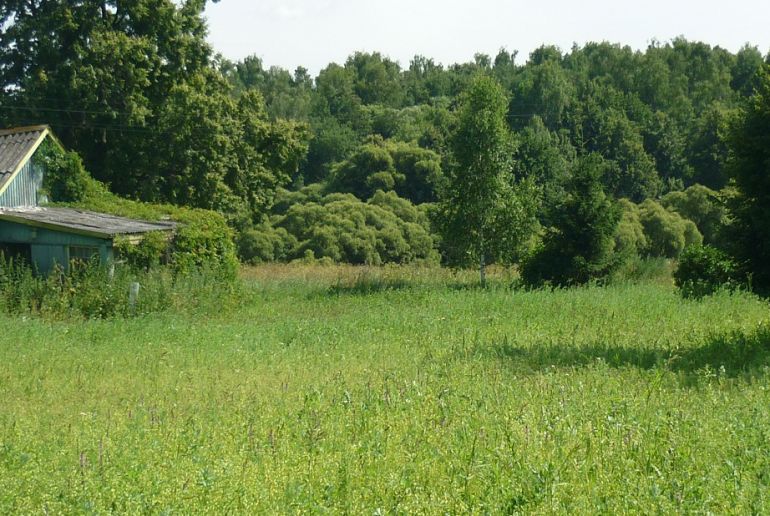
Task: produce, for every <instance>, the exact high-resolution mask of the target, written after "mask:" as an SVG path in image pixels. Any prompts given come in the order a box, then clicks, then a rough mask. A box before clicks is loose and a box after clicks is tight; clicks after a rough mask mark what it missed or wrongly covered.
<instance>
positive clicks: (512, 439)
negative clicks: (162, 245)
mask: <svg viewBox="0 0 770 516" xmlns="http://www.w3.org/2000/svg"><path fill="white" fill-rule="evenodd" d="M401 272H402V273H403V274H401V273H400V272H399V270H398V269H389V270H376V269H373V270H370V271H368V272H367V273H366V274H368V275H369V276H362V271H361V270H358V269H346V268H345V269H344V270H343V269H327V268H317V269H314V268H309V267H308V268H301V269H300V268H294V267H289V268H274V267H270V268H265V269H261V268H260V269H250V270H248V271H246V273H245V274H244V276H245V279H244V281H245V284H246V287H245V289H244V292H243V294H242V295H241V296H240V297H239V298H238V299H239V303H240V304H239V305H238V306H237V307H235V308H234V309H223V310H206V311H201V312H199V313H194V314H191V313H186V312H176V311H175V310H166V311H162V312H158V313H154V314H149V315H146V316H144V317H140V318H113V319H109V320H96V319H93V320H87V321H83V320H80V321H54V322H50V321H46V320H44V319H41V318H23V317H20V316H8V315H2V314H0V327H2V328H3V329H4V331H3V332H2V333H0V513H7V514H17V513H32V512H40V513H90V512H95V513H106V512H118V513H185V514H186V513H202V512H205V513H249V514H251V513H258V514H264V513H270V514H272V513H287V512H289V513H329V512H330V513H354V514H385V513H429V514H445V513H467V512H471V513H494V514H498V513H503V514H505V513H509V514H510V513H519V512H523V513H578V514H594V513H658V514H660V513H666V514H667V513H684V512H697V513H753V514H763V513H767V512H768V511H770V439H768V428H770V389H768V378H769V377H770V376H769V375H770V330H768V328H769V327H770V307H769V306H768V304H767V303H766V302H764V301H761V300H759V299H758V298H756V297H753V296H751V295H748V294H743V293H719V294H717V295H716V296H714V297H710V298H707V299H704V300H700V301H690V300H683V299H681V298H680V297H679V296H678V295H677V294H676V293H675V291H674V290H673V288H672V287H671V286H670V285H664V284H661V283H658V282H641V283H639V282H637V283H633V282H623V283H620V284H614V285H610V286H607V287H597V286H591V287H585V288H580V289H573V290H554V291H531V292H523V291H520V290H517V289H514V288H509V287H508V286H506V285H507V280H506V278H505V277H504V276H503V277H502V279H501V280H500V283H499V287H496V288H491V289H486V290H484V289H479V288H475V287H473V286H472V285H473V280H472V278H471V274H469V275H468V276H467V278H465V277H464V276H463V274H464V273H455V272H447V271H435V273H432V272H429V271H426V270H416V271H406V270H403V271H401ZM400 274H401V275H400ZM412 274H413V275H414V277H413V278H412V277H411V276H410V275H412ZM380 275H381V276H380ZM372 276H373V277H374V279H372ZM473 276H474V277H475V275H473ZM305 277H306V278H307V282H306V281H305V280H304V279H302V278H305ZM362 277H363V278H364V279H361V278H362ZM399 278H400V279H399ZM458 278H459V279H458ZM464 278H465V279H467V282H465V281H464ZM379 283H385V284H388V285H391V286H389V287H385V288H380V287H376V288H374V287H367V288H362V287H360V286H357V285H377V284H379ZM402 283H403V284H402ZM392 285H397V286H392ZM346 286H348V287H351V288H343V287H346Z"/></svg>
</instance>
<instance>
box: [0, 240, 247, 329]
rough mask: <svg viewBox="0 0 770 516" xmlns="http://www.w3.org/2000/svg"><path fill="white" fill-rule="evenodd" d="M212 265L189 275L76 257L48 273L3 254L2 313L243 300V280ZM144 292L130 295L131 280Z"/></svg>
mask: <svg viewBox="0 0 770 516" xmlns="http://www.w3.org/2000/svg"><path fill="white" fill-rule="evenodd" d="M219 272H220V271H217V270H210V269H209V268H207V267H206V266H203V267H196V268H195V269H191V270H188V271H187V272H186V274H184V275H178V274H174V272H173V271H171V270H169V269H166V268H152V269H151V270H139V269H136V268H131V267H128V266H125V265H117V266H114V265H113V266H109V267H105V266H100V265H99V264H98V263H96V262H93V263H72V264H70V266H69V267H68V268H67V269H64V268H62V267H57V268H55V269H54V270H53V271H51V272H50V273H49V274H48V275H46V276H40V275H38V274H35V273H34V270H33V269H32V268H31V267H30V266H29V265H28V264H26V263H19V262H14V261H11V260H7V259H5V258H4V257H3V256H2V255H1V254H0V313H4V314H8V315H12V316H19V317H21V316H25V317H26V316H35V317H41V318H43V319H52V320H70V319H74V320H79V319H112V318H122V317H137V316H142V315H146V314H148V313H155V312H162V311H166V310H168V311H173V312H177V313H188V314H193V313H200V312H210V311H213V310H217V309H225V308H226V307H228V306H232V305H234V304H235V303H236V302H237V292H238V289H239V284H238V283H234V282H227V281H222V278H221V276H220V274H219ZM134 283H138V284H139V289H140V290H139V295H138V296H136V297H135V298H133V299H132V297H131V295H129V292H130V287H131V284H134Z"/></svg>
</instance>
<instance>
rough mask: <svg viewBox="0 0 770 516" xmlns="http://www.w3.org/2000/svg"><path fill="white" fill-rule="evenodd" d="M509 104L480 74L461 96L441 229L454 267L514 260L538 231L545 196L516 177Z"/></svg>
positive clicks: (489, 80)
mask: <svg viewBox="0 0 770 516" xmlns="http://www.w3.org/2000/svg"><path fill="white" fill-rule="evenodd" d="M506 110H507V100H506V97H505V93H504V92H503V90H502V88H501V87H500V85H499V84H498V83H497V82H496V81H495V79H493V78H490V77H487V76H484V75H478V76H476V77H475V78H474V79H473V81H472V82H471V84H470V86H469V89H468V90H467V91H466V92H465V93H464V94H463V95H462V96H461V97H460V107H459V115H458V125H457V130H456V132H455V134H454V137H453V139H452V156H453V160H454V165H453V167H452V168H451V169H450V171H449V173H448V174H447V185H446V189H445V192H444V194H443V195H442V199H441V205H440V206H441V207H440V212H439V221H438V222H439V227H440V232H441V235H442V238H443V241H442V246H443V248H444V252H445V254H446V256H447V258H448V259H449V260H450V262H451V263H455V264H461V265H464V264H468V263H471V262H476V263H479V265H480V270H481V282H482V284H483V283H484V267H485V264H486V263H487V262H490V263H491V262H495V261H503V262H510V261H512V260H513V259H515V258H516V257H517V256H519V255H520V253H521V252H522V250H523V248H524V246H525V244H526V243H527V241H528V240H529V238H530V236H531V235H532V233H533V232H534V229H535V224H536V218H535V214H536V210H537V207H538V201H539V195H538V191H537V188H536V187H535V185H534V182H533V181H532V180H517V179H516V177H515V176H514V175H513V169H512V163H511V157H512V151H513V147H512V137H511V134H510V131H509V129H508V127H507V125H506V122H505V113H506Z"/></svg>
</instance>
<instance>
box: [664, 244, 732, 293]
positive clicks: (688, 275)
mask: <svg viewBox="0 0 770 516" xmlns="http://www.w3.org/2000/svg"><path fill="white" fill-rule="evenodd" d="M739 279H740V278H739V273H738V267H737V265H736V263H735V262H734V261H733V260H732V259H731V258H730V257H729V255H727V254H726V253H725V252H723V251H721V250H719V249H717V248H715V247H711V246H709V245H704V246H700V245H694V246H689V247H687V249H685V250H684V252H683V253H682V256H680V257H679V265H678V267H677V269H676V271H674V282H675V283H676V286H677V287H678V288H679V290H680V292H681V294H682V296H684V297H686V298H700V297H703V296H709V295H712V294H714V293H715V292H717V291H718V290H720V289H728V290H731V289H734V288H736V287H737V286H738V285H740V281H739Z"/></svg>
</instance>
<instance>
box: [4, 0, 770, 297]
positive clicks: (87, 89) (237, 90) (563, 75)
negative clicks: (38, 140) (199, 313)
mask: <svg viewBox="0 0 770 516" xmlns="http://www.w3.org/2000/svg"><path fill="white" fill-rule="evenodd" d="M204 6H205V1H204V0H195V1H193V0H188V1H186V2H183V3H182V4H181V5H177V4H175V3H174V2H172V1H171V0H142V1H138V2H131V3H130V4H125V3H123V2H117V1H114V0H112V1H95V0H87V1H83V2H78V3H77V4H73V3H64V2H46V1H42V0H10V1H8V2H5V3H4V6H3V7H1V8H0V27H3V28H2V32H0V89H2V97H0V125H2V126H6V127H7V126H16V125H25V124H32V123H48V124H50V125H51V126H52V127H53V128H54V131H55V132H56V134H57V135H58V136H59V137H60V139H61V140H62V142H63V143H64V144H65V146H66V147H67V148H70V149H73V150H74V151H76V152H77V153H78V154H79V155H80V156H81V157H82V160H83V162H84V164H85V167H86V169H87V170H88V171H89V172H90V173H91V174H92V175H93V176H94V177H95V178H96V179H98V180H100V181H102V182H104V183H106V184H108V185H109V187H110V189H111V190H112V191H114V192H115V193H117V194H120V195H122V196H125V197H129V198H134V199H138V200H142V201H147V202H165V203H172V204H177V205H184V206H191V207H199V208H207V209H212V210H216V211H219V212H220V213H222V214H224V215H225V216H226V217H227V220H228V221H229V223H230V225H231V226H232V227H233V228H234V229H235V231H236V234H237V235H238V236H237V238H238V247H239V251H240V255H241V259H242V260H244V261H246V262H261V261H272V260H278V261H290V260H295V259H307V260H326V261H340V262H350V263H370V264H380V263H386V262H398V263H404V262H410V261H420V260H426V261H432V262H436V261H439V260H443V261H444V262H445V263H450V264H460V265H463V264H470V263H477V262H478V261H479V260H481V262H482V268H483V264H484V263H489V262H495V261H499V262H519V261H522V260H524V259H526V258H532V257H533V256H535V257H539V258H538V259H537V260H532V261H531V263H530V264H529V265H528V266H526V267H525V268H524V272H525V274H528V275H529V277H530V278H532V281H533V282H540V281H555V282H557V283H565V282H567V283H568V282H570V281H585V280H588V279H590V278H592V277H596V276H600V275H601V274H604V273H605V272H606V271H607V270H609V269H611V268H612V267H614V265H615V264H616V263H617V262H618V260H620V259H621V257H623V256H629V255H642V256H664V257H671V258H675V257H679V256H680V254H681V253H682V252H683V251H684V250H685V248H686V247H687V246H688V245H692V244H701V243H706V244H713V245H716V246H717V247H726V246H724V245H722V244H723V240H724V238H723V237H722V236H720V235H721V234H723V233H724V231H725V229H724V228H725V227H726V225H729V224H730V223H731V222H730V221H731V220H733V221H734V223H733V224H732V225H731V226H730V232H731V233H732V234H734V235H739V234H740V235H744V236H745V239H746V241H747V242H750V241H751V240H752V239H753V237H754V236H756V233H752V231H756V230H757V227H759V228H760V230H761V227H764V226H762V224H757V223H756V217H754V218H753V219H752V218H751V217H753V216H754V215H756V213H755V212H756V210H757V208H756V206H759V207H760V208H759V211H760V212H761V211H762V210H761V206H762V199H761V198H757V196H756V195H755V194H754V193H752V192H750V191H747V190H746V189H745V188H743V189H742V187H747V188H751V187H753V186H756V185H755V184H754V183H752V181H754V180H753V179H752V178H751V177H746V178H744V179H745V180H743V181H742V176H741V170H746V166H748V165H747V162H749V161H751V159H752V158H751V156H752V153H754V154H755V156H756V153H757V152H760V153H761V152H762V150H761V148H762V145H761V144H760V143H758V142H756V141H755V142H754V143H751V142H749V141H748V140H747V139H746V138H740V137H739V136H740V135H743V136H747V135H748V136H751V135H756V134H758V133H757V132H759V134H766V133H762V131H763V130H765V129H767V127H766V125H767V116H766V113H765V114H764V115H763V114H762V113H764V112H763V109H767V105H764V107H763V106H762V105H760V104H758V103H761V102H762V99H763V98H764V99H765V101H767V100H769V99H767V98H766V96H767V91H766V90H767V89H768V79H767V71H766V66H767V63H768V62H769V60H770V56H763V54H762V52H761V51H760V50H759V49H758V48H756V47H753V46H750V45H746V46H745V47H743V48H742V49H740V50H739V51H738V52H737V53H732V52H730V51H727V50H725V49H722V48H720V47H714V46H711V45H709V44H707V43H704V42H696V41H688V40H686V39H684V38H678V39H675V40H673V41H669V42H654V43H653V44H651V45H650V46H649V47H648V48H647V49H646V50H644V51H636V50H633V49H631V48H630V47H627V46H623V45H621V44H614V43H607V42H602V43H588V44H586V45H584V46H577V45H576V46H574V47H573V48H571V49H569V50H563V49H559V48H556V47H553V46H543V47H541V48H538V49H537V50H535V51H534V52H532V53H531V54H530V55H529V56H526V57H523V56H519V55H518V54H517V53H516V52H515V51H513V52H511V51H509V50H506V49H502V50H500V52H499V53H498V54H497V55H496V56H489V55H484V54H477V55H476V56H474V59H473V61H472V62H467V63H459V64H453V65H451V66H443V65H441V64H438V63H436V62H434V61H433V60H432V59H430V58H428V57H423V56H416V57H415V58H414V59H413V60H412V61H411V62H410V63H408V65H405V66H402V65H401V64H399V63H397V62H394V61H392V60H390V59H388V58H387V57H386V56H383V55H381V54H379V53H355V54H354V55H351V56H350V57H349V58H348V59H347V61H346V62H345V63H342V64H337V63H332V64H329V65H328V66H327V67H326V68H324V69H323V70H321V71H320V73H319V74H318V75H317V76H316V77H311V76H310V74H309V73H308V71H307V70H306V69H304V68H298V69H297V70H295V71H293V72H291V71H289V70H284V69H281V68H278V67H269V66H267V65H266V64H265V63H263V62H262V60H261V59H260V58H258V57H256V56H254V57H249V58H246V59H244V60H243V61H239V62H231V61H229V60H227V59H225V58H223V57H222V56H219V55H215V54H214V53H213V51H212V49H211V48H210V46H209V45H208V44H207V42H206V39H205V38H206V24H205V19H204V18H203V9H204ZM254 50H255V52H256V53H258V52H259V49H254ZM763 91H764V92H765V93H764V95H765V97H763V93H762V92H763ZM752 105H754V106H755V108H754V111H752V108H751V106H752ZM752 112H754V113H755V114H756V120H754V121H752V119H751V116H750V115H751V113H752ZM763 116H764V118H763ZM752 124H753V125H752ZM763 124H764V125H763ZM741 131H743V132H741ZM765 138H766V137H765ZM741 142H743V143H744V148H743V149H742V150H741V148H740V146H741ZM752 145H754V146H753V147H752ZM765 152H766V151H765ZM760 161H761V159H760ZM739 162H740V163H743V165H744V167H743V168H741V167H740V166H738V165H736V164H739ZM474 167H475V168H474ZM761 167H762V165H760V168H761ZM477 169H478V170H477ZM469 171H470V172H469ZM490 171H491V175H488V177H486V176H485V178H484V179H483V180H480V179H479V178H481V177H482V176H484V174H487V173H488V172H490ZM764 181H767V179H766V178H765V179H764ZM752 185H753V186H752ZM747 192H748V193H747ZM736 199H743V200H744V201H746V202H743V203H739V202H738V201H736ZM747 199H748V200H749V201H750V202H749V201H747ZM731 202H732V203H733V205H732V206H733V207H732V208H731ZM747 202H748V204H747ZM751 202H754V204H753V205H751ZM736 203H737V204H736ZM458 206H459V207H462V209H461V210H460V209H459V208H458ZM752 206H753V207H752ZM740 207H742V208H740ZM741 209H743V211H741ZM731 210H732V211H731ZM752 210H754V212H752ZM730 213H733V214H734V215H736V216H735V217H731V216H730ZM741 213H743V214H744V215H745V217H744V218H743V219H742V218H741ZM749 219H750V220H751V221H753V222H746V221H747V220H749ZM744 222H745V223H744ZM586 228H589V229H590V230H586ZM741 228H743V230H744V231H743V232H741ZM764 231H765V232H766V231H767V230H764ZM588 233H590V234H588ZM746 235H749V236H746ZM736 240H739V238H738V237H736ZM765 241H766V239H765ZM474 243H475V244H474ZM747 247H750V245H749V244H746V245H744V247H743V248H744V249H746V248H747ZM565 249H566V250H568V251H565ZM731 252H732V254H733V255H735V256H740V251H731ZM762 252H764V253H765V254H767V255H770V253H767V252H766V250H765V251H762ZM576 255H577V256H580V257H582V258H581V259H582V262H581V263H582V265H581V263H578V262H575V261H574V260H573V258H574V257H575V256H576ZM759 256H760V257H761V256H764V255H761V254H760V255H759ZM745 259H746V260H751V259H752V258H751V257H745ZM754 259H757V258H756V257H755V258H754ZM554 269H558V270H560V271H561V272H560V273H559V274H562V275H564V274H566V276H565V277H555V276H554V275H553V274H549V273H548V270H554ZM573 269H574V270H573ZM527 271H529V272H527ZM764 281H768V279H767V278H765V280H764Z"/></svg>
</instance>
